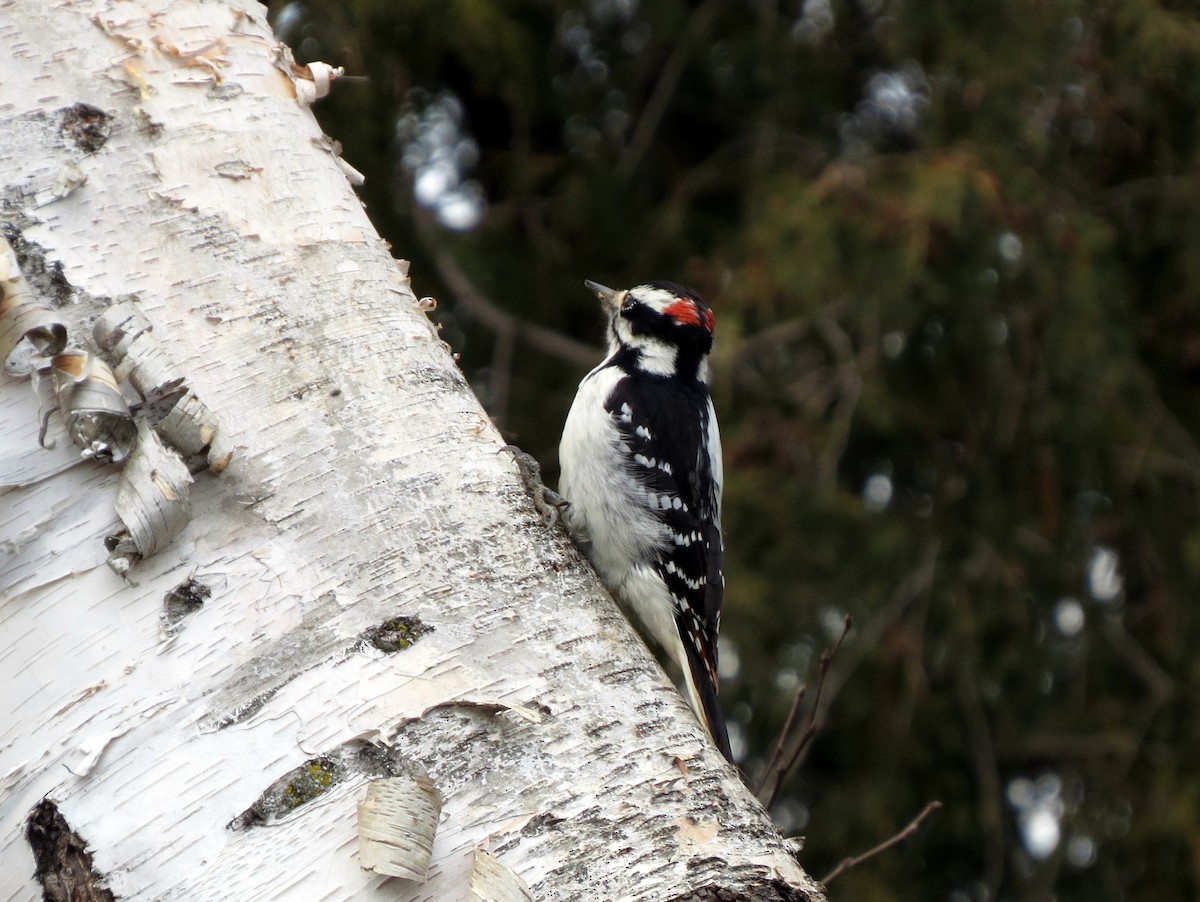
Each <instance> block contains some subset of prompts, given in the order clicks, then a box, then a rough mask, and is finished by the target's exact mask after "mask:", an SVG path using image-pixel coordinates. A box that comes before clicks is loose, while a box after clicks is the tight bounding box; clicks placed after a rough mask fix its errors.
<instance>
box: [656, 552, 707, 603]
mask: <svg viewBox="0 0 1200 902" xmlns="http://www.w3.org/2000/svg"><path fill="white" fill-rule="evenodd" d="M664 569H665V570H666V571H667V573H669V574H671V575H672V576H674V577H677V578H678V579H679V580H680V581H681V582H682V583H683V584H684V585H685V586H687V587H688V588H689V589H691V590H692V591H693V592H699V591H700V590H701V589H703V588H704V579H703V577H701V578H699V579H695V578H693V577H690V576H688V575H687V574H686V573H684V572H683V570H682V569H680V568H679V567H678V566H677V565H676V564H675V562H674V561H672V560H670V559H668V560H667V563H666V566H665V568H664ZM681 603H682V604H683V605H686V600H682V601H681V600H680V599H676V604H681ZM686 609H687V610H690V607H688V608H686Z"/></svg>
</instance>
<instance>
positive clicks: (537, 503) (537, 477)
mask: <svg viewBox="0 0 1200 902" xmlns="http://www.w3.org/2000/svg"><path fill="white" fill-rule="evenodd" d="M500 450H502V451H507V452H508V453H509V454H511V455H512V459H513V463H515V464H516V465H517V471H518V472H519V473H520V474H521V481H522V482H523V483H525V489H526V491H528V492H529V497H530V498H532V499H533V506H534V509H535V510H537V512H538V514H540V515H541V518H542V525H544V526H545V527H546V528H547V529H549V528H551V527H553V526H554V524H556V523H557V522H558V521H559V519H560V518H562V515H563V514H564V513H565V512H566V510H567V508H569V507H570V506H571V504H570V502H569V501H567V499H565V498H564V497H563V496H562V495H560V494H558V492H556V491H554V490H553V489H550V488H548V487H547V486H546V484H545V483H544V482H542V467H541V465H540V464H539V463H538V462H537V461H536V460H535V459H534V457H533V455H532V454H528V453H527V452H525V451H522V450H521V449H520V448H518V447H517V446H516V445H505V446H504V447H503V448H501V449H500ZM564 525H565V520H564Z"/></svg>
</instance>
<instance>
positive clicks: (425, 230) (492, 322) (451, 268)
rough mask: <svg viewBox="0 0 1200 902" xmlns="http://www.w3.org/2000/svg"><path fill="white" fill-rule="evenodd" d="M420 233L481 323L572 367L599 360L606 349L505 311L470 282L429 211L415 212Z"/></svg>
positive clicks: (466, 307)
mask: <svg viewBox="0 0 1200 902" xmlns="http://www.w3.org/2000/svg"><path fill="white" fill-rule="evenodd" d="M416 221H417V235H418V237H419V238H420V239H421V243H422V245H423V246H424V247H425V250H426V251H428V252H429V255H430V257H431V258H432V259H433V265H434V267H435V268H436V269H437V272H438V276H439V277H441V280H442V281H443V282H445V283H446V287H447V288H449V289H450V291H451V292H452V293H453V294H454V300H455V301H456V302H457V303H459V304H460V305H461V306H462V307H463V309H464V310H467V311H468V312H470V314H471V315H472V316H474V317H475V318H476V319H477V320H479V322H480V323H482V324H483V325H484V326H486V327H487V328H488V329H491V330H492V331H493V332H495V333H496V334H497V335H505V336H510V337H511V338H512V339H514V340H517V341H523V342H525V343H526V344H528V345H529V346H530V347H532V348H535V349H536V350H538V351H541V352H542V353H543V354H548V355H550V356H551V357H556V358H558V359H559V360H562V361H564V362H566V363H570V364H572V365H573V366H580V367H592V366H594V365H595V364H596V362H597V361H599V359H600V357H601V355H602V354H603V351H601V350H600V349H599V348H596V347H593V346H592V345H589V344H586V343H584V342H582V341H576V340H575V339H574V338H571V337H570V336H567V335H563V334H562V333H560V332H555V331H554V330H553V329H547V328H546V327H545V326H539V325H537V324H536V323H531V322H528V321H527V320H523V319H521V318H520V317H518V316H514V315H513V314H511V313H508V312H507V311H505V310H502V309H501V308H500V307H498V306H497V305H496V304H495V303H493V302H492V300H491V299H490V298H488V296H487V295H485V294H484V293H483V292H482V291H480V290H479V288H478V287H477V286H476V285H475V283H474V282H472V281H471V278H470V277H469V276H468V275H467V274H466V272H465V271H464V270H463V268H462V267H461V266H459V265H458V261H457V260H455V259H454V256H453V255H452V254H451V253H450V252H449V251H447V250H446V249H445V248H444V247H440V246H439V245H438V243H437V241H435V240H434V238H433V235H432V234H431V232H432V230H433V225H432V223H431V221H430V219H429V216H428V214H426V213H423V212H418V213H416Z"/></svg>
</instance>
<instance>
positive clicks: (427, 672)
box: [0, 0, 820, 902]
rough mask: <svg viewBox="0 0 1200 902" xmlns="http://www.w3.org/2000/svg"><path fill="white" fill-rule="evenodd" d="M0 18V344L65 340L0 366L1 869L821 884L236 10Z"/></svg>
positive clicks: (136, 878) (273, 882)
mask: <svg viewBox="0 0 1200 902" xmlns="http://www.w3.org/2000/svg"><path fill="white" fill-rule="evenodd" d="M0 46H2V47H4V49H5V52H4V53H3V54H0V191H2V192H3V194H2V196H0V228H2V229H3V233H4V236H5V237H6V238H7V239H8V243H9V244H10V245H11V247H12V248H13V250H14V253H15V257H14V258H6V259H9V264H8V265H7V267H5V266H0V269H5V268H7V269H8V270H9V271H8V272H7V274H6V275H5V274H4V273H0V276H5V277H6V278H8V279H9V281H7V282H5V283H4V285H5V288H6V289H7V294H8V295H9V296H18V300H19V302H20V304H19V307H20V309H19V310H18V311H17V312H16V313H14V312H13V310H9V312H8V313H7V314H6V316H7V317H8V319H7V325H5V324H4V321H2V320H0V344H3V343H4V341H5V337H4V336H5V334H6V332H5V330H6V329H7V334H8V338H9V339H13V337H14V335H15V336H16V337H20V334H25V331H29V334H30V337H31V338H32V340H33V342H34V344H35V345H36V348H37V350H39V351H40V352H42V353H50V354H53V353H54V352H55V351H58V350H59V345H61V344H62V343H63V337H64V335H65V341H66V348H65V350H66V351H67V352H70V351H72V350H75V351H80V352H86V353H83V354H76V355H74V356H72V355H70V354H69V353H68V354H65V355H59V356H56V357H54V358H53V362H52V361H51V359H50V358H48V357H47V358H39V359H36V360H35V361H34V362H35V363H37V365H38V367H39V369H38V370H37V371H35V372H34V373H32V374H30V373H28V372H24V373H23V372H21V371H22V370H23V369H25V368H24V367H23V366H22V359H23V358H22V356H21V353H20V350H21V349H18V351H17V353H16V354H14V355H13V356H12V358H11V359H10V360H9V369H10V370H11V371H13V372H6V373H5V374H2V375H0V428H2V429H3V432H2V433H0V687H3V688H2V689H0V900H19V902H26V900H33V899H37V898H39V897H41V896H42V894H43V889H42V887H43V886H44V887H45V898H48V899H67V898H80V899H103V898H111V897H112V896H108V895H106V893H108V892H111V894H112V895H113V896H115V897H116V898H119V899H162V898H169V899H172V900H206V899H222V900H264V899H285V898H286V899H299V900H315V899H330V900H340V899H350V898H354V899H370V898H380V899H383V898H387V899H404V900H418V899H422V900H457V899H467V898H470V899H523V898H536V899H545V900H552V899H581V898H589V899H591V898H598V899H653V900H666V899H676V898H687V899H692V898H701V899H709V898H714V899H715V898H721V899H743V898H745V899H796V900H819V899H820V892H819V890H818V889H817V888H816V887H815V885H814V884H813V883H812V882H811V881H810V880H809V879H808V878H807V877H806V876H805V874H804V873H803V872H802V870H801V869H800V867H799V866H798V865H797V864H796V862H795V860H794V859H793V856H792V851H793V849H792V848H791V847H790V846H789V845H788V844H787V843H785V842H784V841H783V840H781V838H780V836H779V835H778V833H777V832H776V831H775V829H774V828H773V827H772V826H771V824H770V821H769V819H768V818H767V816H766V814H765V813H764V812H763V811H762V809H761V808H760V807H759V806H758V805H757V803H756V802H755V801H754V800H753V799H752V798H751V796H750V794H749V793H748V792H747V791H746V790H745V788H744V787H743V786H742V784H741V782H740V780H739V778H738V776H737V774H736V773H735V772H734V771H733V770H732V769H731V768H730V767H728V766H727V765H726V764H725V763H724V762H723V761H722V759H721V758H720V756H719V755H718V754H717V753H716V752H715V751H714V750H713V749H712V748H711V747H710V746H709V745H708V744H707V742H706V741H705V739H704V737H703V734H702V731H701V729H700V727H699V726H698V725H697V723H696V721H695V720H694V718H693V717H692V715H691V714H690V712H689V711H688V710H687V708H686V706H685V705H684V703H683V702H682V700H681V699H680V697H679V696H678V694H677V693H676V692H675V690H674V689H673V687H671V686H670V685H669V684H668V683H667V682H666V681H665V679H664V678H663V676H662V674H661V672H660V671H659V669H658V668H657V666H656V665H655V664H654V663H653V661H652V659H651V658H649V657H648V655H647V653H646V652H645V650H644V648H643V647H642V646H641V644H640V643H639V642H638V641H637V640H636V638H635V636H634V634H633V633H632V632H631V630H630V628H629V627H628V625H627V624H626V622H625V621H624V620H623V618H622V617H621V616H620V614H619V613H618V612H617V610H616V609H615V607H614V606H613V604H612V602H611V600H610V599H609V598H608V596H607V595H606V594H604V592H603V590H602V589H601V588H600V587H599V585H598V584H597V582H596V580H595V578H594V576H593V574H592V573H591V571H590V570H589V569H587V567H586V566H585V565H583V564H582V563H581V562H580V559H579V557H578V555H577V554H576V552H575V551H574V549H573V548H572V547H571V546H570V544H569V543H568V542H567V541H565V539H564V538H563V536H562V535H561V533H560V532H558V531H557V530H549V529H546V528H545V527H544V526H543V525H542V524H541V522H540V520H539V519H538V517H537V516H536V514H535V512H534V511H533V509H532V507H531V504H530V502H529V498H528V495H527V493H526V491H525V490H524V488H523V487H522V485H521V484H520V481H519V479H518V478H517V474H516V471H515V469H514V466H513V463H512V460H511V459H510V458H509V457H508V456H507V455H506V454H504V453H501V450H500V449H501V446H502V444H503V443H502V440H501V439H500V437H499V436H498V434H497V433H496V431H495V429H493V427H492V425H491V424H490V423H489V421H488V420H487V418H486V417H485V415H484V414H483V412H482V410H481V408H480V406H479V404H478V403H477V402H476V400H475V399H474V397H473V396H472V395H471V393H470V391H469V389H468V387H467V385H466V384H465V382H464V380H463V378H462V376H461V375H460V374H459V372H458V370H457V368H456V366H455V364H454V362H453V360H452V358H451V355H450V354H449V352H448V350H447V348H446V346H445V345H444V344H443V343H442V342H441V341H440V340H439V338H438V336H437V333H436V330H435V329H434V328H432V326H431V324H430V323H429V321H428V320H427V319H426V317H425V315H424V313H423V312H422V310H421V309H420V306H419V305H418V304H417V303H416V301H415V299H414V296H413V293H412V291H411V290H410V288H409V281H408V278H407V276H406V272H405V265H404V264H403V263H397V262H396V261H395V260H393V259H392V258H391V256H390V255H389V254H388V252H387V250H386V249H385V247H384V246H383V243H382V242H381V241H380V240H379V238H378V237H377V236H376V234H375V232H374V230H373V229H372V227H371V225H370V223H369V222H368V220H367V218H366V215H365V214H364V211H363V209H362V208H361V205H360V204H359V202H358V200H357V199H356V197H355V195H354V193H353V190H352V188H351V186H350V184H349V183H348V179H349V178H350V177H352V175H353V173H352V171H350V170H348V167H345V165H344V164H343V163H341V161H339V159H338V158H337V156H336V150H335V146H334V145H333V144H332V142H331V141H330V140H329V139H327V138H326V137H325V136H324V135H323V134H322V133H321V131H320V129H319V128H318V126H317V124H316V122H315V121H314V119H313V117H312V115H311V113H310V111H309V110H308V108H307V105H306V104H307V103H308V102H310V99H311V97H312V95H313V90H314V83H313V81H312V80H311V74H312V73H304V72H297V71H296V70H294V69H293V68H292V67H290V66H289V64H288V58H287V57H286V55H285V51H284V50H283V49H282V48H281V47H280V46H278V45H277V43H276V42H275V40H274V39H273V37H272V35H271V33H270V30H269V29H268V27H267V24H266V21H265V11H264V9H263V8H262V7H261V6H259V5H258V4H257V3H253V2H250V0H222V2H200V0H176V2H170V0H77V2H57V3H49V4H48V3H45V2H44V0H0ZM316 74H317V75H318V77H319V76H320V72H317V73H316ZM12 259H15V260H16V261H17V264H16V265H17V266H19V268H20V274H22V275H23V276H24V280H25V281H24V282H21V281H20V279H18V273H16V272H14V271H12V268H13V264H12V262H11V260H12ZM22 317H24V318H23V319H22ZM18 321H19V322H18ZM31 324H32V325H31ZM26 327H29V328H28V330H27V329H26ZM64 330H65V332H64ZM18 333H19V334H18ZM14 340H15V339H14ZM10 344H11V342H10ZM28 345H29V339H26V342H25V347H26V350H28ZM4 350H5V351H7V350H8V349H7V348H4ZM98 351H101V352H102V353H101V354H100V355H99V357H97V356H96V354H97V352H98ZM101 360H104V361H107V362H108V363H109V364H110V365H111V366H112V367H113V369H114V373H115V376H114V377H113V381H114V382H116V381H120V382H121V383H122V386H123V390H124V394H125V396H126V400H130V399H132V400H133V401H134V402H144V403H135V405H134V409H133V412H132V418H131V419H129V418H123V415H121V414H116V415H115V416H116V419H109V420H106V419H105V417H104V416H103V415H100V416H97V415H96V414H95V410H96V409H97V405H98V404H99V405H100V406H103V404H101V402H100V401H97V400H96V398H99V397H100V396H101V395H103V394H104V391H105V389H104V388H103V385H101V384H100V383H103V382H104V371H103V367H102V364H101V363H100V361H101ZM51 364H52V365H51ZM72 367H74V369H72ZM33 384H37V385H39V386H40V387H41V390H42V394H43V398H42V401H41V402H40V403H41V405H42V406H44V405H46V404H51V405H55V404H58V405H61V406H56V407H54V408H53V409H52V410H51V411H50V413H49V418H48V427H47V434H46V442H47V444H50V443H53V447H52V448H49V449H45V448H42V447H40V446H39V436H38V432H39V421H40V418H41V410H40V407H39V400H38V398H37V397H36V396H35V392H34V391H33V390H31V385H33ZM56 386H57V387H58V388H59V389H60V391H59V392H58V394H57V395H55V394H54V390H55V387H56ZM105 397H108V401H105V402H104V403H105V404H106V403H109V402H110V401H112V397H111V392H110V393H109V395H108V396H105ZM89 404H91V405H92V406H90V407H89ZM71 405H74V406H73V407H72V406H71ZM97 424H99V426H97ZM106 424H107V425H106ZM151 426H153V427H154V428H153V429H151V428H150V427H151ZM68 427H71V428H73V429H74V430H75V432H77V433H79V434H80V435H81V437H82V440H83V441H84V442H85V444H87V445H88V448H89V449H90V450H89V453H90V454H91V455H92V456H91V457H90V458H87V457H83V456H81V453H80V447H79V446H78V445H77V444H75V443H73V441H72V439H71V436H70V435H69V434H68V433H69V429H68ZM130 448H132V449H133V450H132V454H131V456H130V457H129V459H128V460H127V461H125V463H124V464H123V465H118V464H114V463H109V462H106V458H109V457H113V458H118V459H119V458H121V457H122V456H124V455H125V453H126V452H127V451H129V449H130ZM185 465H186V466H185ZM189 469H190V470H191V473H190V474H189V472H188V470H189ZM114 536H115V537H116V538H109V537H114ZM106 539H108V544H107V545H106ZM435 829H436V832H434V830H435ZM360 832H362V833H363V834H364V835H365V837H366V838H365V839H363V840H361V841H360V838H359V834H360ZM430 841H431V842H432V847H431V850H430ZM360 842H361V845H360ZM423 852H424V853H426V854H425V856H424V858H431V860H430V861H429V863H428V867H427V868H426V867H425V863H426V862H425V860H424V858H423V855H422V853H423ZM430 852H431V856H430V854H429V853H430ZM363 865H369V866H371V867H373V868H375V869H376V870H371V871H369V870H365V869H364V867H363ZM389 874H391V875H398V876H388V875H389ZM35 875H36V876H35ZM408 878H412V879H408Z"/></svg>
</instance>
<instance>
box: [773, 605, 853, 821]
mask: <svg viewBox="0 0 1200 902" xmlns="http://www.w3.org/2000/svg"><path fill="white" fill-rule="evenodd" d="M853 625H854V618H853V617H851V616H850V615H849V614H847V615H846V622H845V624H843V626H842V634H841V635H840V636H838V638H837V641H836V642H834V643H833V645H832V647H830V648H827V649H825V650H824V651H823V652H821V669H820V671H819V673H818V674H817V688H816V692H815V693H814V694H813V701H812V707H810V708H809V711H808V719H807V721H806V722H805V724H804V731H803V732H802V733H801V734H800V738H799V740H798V741H797V742H796V743H795V745H794V747H793V748H792V751H791V754H789V755H788V756H787V759H786V760H783V758H782V754H780V755H778V756H776V755H773V756H772V759H771V764H768V766H767V769H766V770H765V771H764V772H763V776H762V779H761V780H760V781H759V783H758V787H757V789H756V791H755V794H756V795H757V796H758V799H759V801H760V802H762V804H763V807H765V808H770V807H771V805H772V803H774V801H775V797H776V796H777V795H779V788H780V787H781V786H782V785H783V781H784V779H785V778H786V777H787V775H788V774H789V773H791V771H792V768H793V767H795V766H796V762H797V761H799V760H800V754H801V752H803V751H804V749H805V747H806V746H807V745H808V743H809V742H811V741H812V738H813V737H814V736H816V735H817V729H818V727H817V710H818V709H819V708H820V707H821V692H822V691H823V690H824V688H825V677H826V675H827V674H828V673H829V665H830V664H832V663H833V659H834V658H835V657H837V653H838V651H840V650H841V647H842V643H843V642H845V641H846V636H847V635H849V633H850V628H851V627H852V626H853ZM802 689H803V687H802ZM800 696H801V693H799V692H798V693H797V699H796V701H795V702H794V703H793V704H792V713H791V714H789V715H788V721H787V723H786V724H785V725H784V728H783V733H782V734H781V735H780V737H779V746H780V747H782V746H783V745H784V744H785V743H786V741H787V738H788V731H789V730H790V728H791V725H792V720H793V718H794V715H795V713H796V708H797V707H799V704H800Z"/></svg>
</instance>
